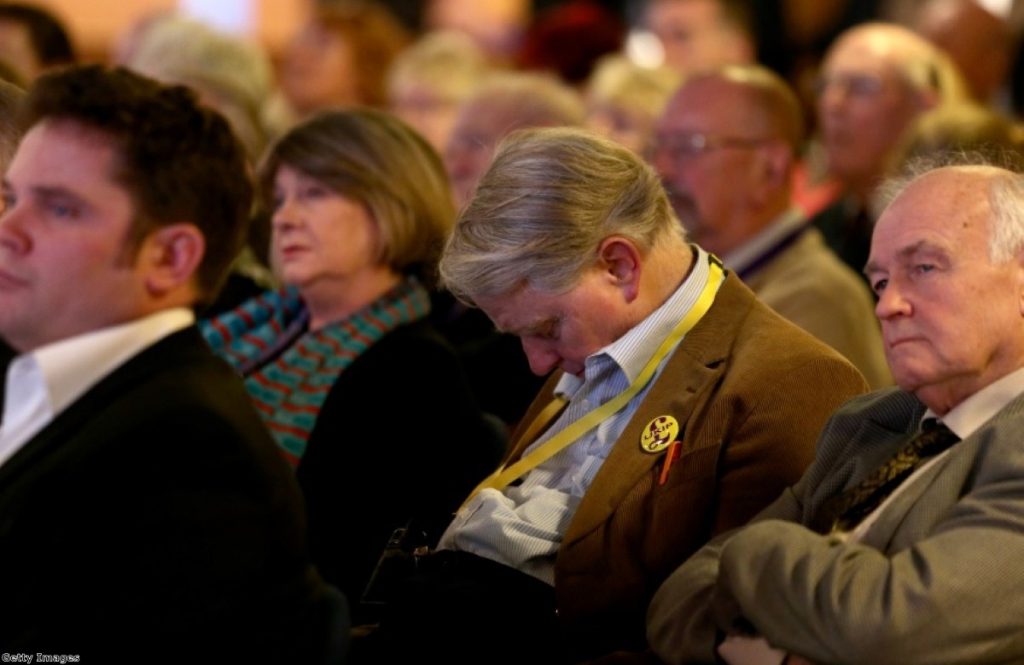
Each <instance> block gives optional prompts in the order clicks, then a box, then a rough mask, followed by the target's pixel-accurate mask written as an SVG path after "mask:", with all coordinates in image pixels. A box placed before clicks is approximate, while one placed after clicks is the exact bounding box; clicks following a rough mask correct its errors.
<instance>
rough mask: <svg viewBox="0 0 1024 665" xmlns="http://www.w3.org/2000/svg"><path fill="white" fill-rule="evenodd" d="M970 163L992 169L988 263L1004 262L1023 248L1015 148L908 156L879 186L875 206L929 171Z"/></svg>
mask: <svg viewBox="0 0 1024 665" xmlns="http://www.w3.org/2000/svg"><path fill="white" fill-rule="evenodd" d="M970 167H988V168H990V169H992V171H991V174H990V176H989V178H988V203H989V207H990V208H991V210H992V217H991V220H992V223H991V228H990V230H989V238H988V243H989V246H988V256H989V260H990V261H991V262H992V263H1005V262H1006V261H1009V260H1010V259H1012V258H1014V257H1015V256H1017V255H1018V254H1019V253H1020V252H1021V251H1022V250H1024V175H1022V174H1021V172H1022V170H1024V160H1022V158H1021V156H1020V154H1019V153H1017V152H1016V151H1013V150H1006V149H1004V148H1001V147H993V148H992V149H989V150H970V151H968V150H950V151H947V152H943V153H939V154H934V155H925V156H922V157H917V158H914V159H911V160H909V161H908V162H907V163H906V164H905V165H904V166H903V168H902V169H901V170H900V172H899V173H898V174H897V175H895V176H893V177H891V178H889V179H888V180H886V181H885V182H884V183H883V184H882V186H881V187H880V188H879V193H878V196H877V198H876V202H877V203H878V209H883V208H885V207H888V206H889V205H890V204H891V203H892V202H893V200H895V199H896V197H898V196H899V195H900V194H902V193H903V191H904V190H906V189H907V187H909V186H910V184H911V183H913V182H914V181H916V180H918V179H919V178H921V177H922V176H924V175H926V174H927V173H929V172H931V171H935V170H937V169H943V168H970Z"/></svg>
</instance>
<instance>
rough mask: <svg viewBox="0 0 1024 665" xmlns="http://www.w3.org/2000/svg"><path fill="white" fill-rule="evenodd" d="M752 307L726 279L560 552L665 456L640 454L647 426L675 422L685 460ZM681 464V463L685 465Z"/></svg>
mask: <svg viewBox="0 0 1024 665" xmlns="http://www.w3.org/2000/svg"><path fill="white" fill-rule="evenodd" d="M745 295H746V296H747V298H744V296H745ZM752 301H753V297H752V296H749V292H747V290H746V288H745V287H743V286H742V285H741V284H740V282H739V281H738V280H737V278H736V277H735V276H734V275H732V274H729V275H728V276H727V278H726V281H725V282H724V283H723V284H722V286H721V288H720V289H719V291H718V294H717V296H716V297H715V302H714V304H713V305H712V306H711V309H709V310H708V312H707V314H705V315H704V317H703V318H702V319H701V320H700V322H699V323H698V324H697V325H696V326H695V327H694V329H693V330H691V331H690V332H689V334H687V336H686V337H685V338H683V340H682V342H680V344H679V346H678V347H677V348H676V350H675V351H674V352H673V354H672V355H671V356H670V357H669V359H668V361H667V362H666V364H665V366H664V368H663V369H662V372H661V374H660V375H659V377H658V378H657V379H655V383H654V385H653V386H651V389H650V391H649V392H648V393H647V395H646V396H645V397H644V399H643V401H642V402H641V403H640V405H639V406H638V407H637V410H636V412H635V413H634V414H633V417H632V418H630V421H629V423H628V424H627V425H626V428H625V429H624V430H623V432H622V435H621V436H620V437H619V440H618V441H617V442H616V443H615V446H614V447H613V448H612V451H611V452H610V453H609V455H608V458H607V459H606V460H605V461H604V464H602V465H601V470H600V471H599V472H598V473H597V476H596V477H595V478H594V482H593V484H591V486H590V488H589V489H588V490H587V493H586V494H585V495H584V497H583V499H582V500H581V501H580V504H579V507H578V508H577V510H576V514H575V516H574V517H573V519H572V522H571V523H570V524H569V529H568V531H567V532H566V535H565V540H564V543H563V546H566V545H570V544H571V543H573V542H575V541H577V540H579V539H580V538H582V537H583V536H585V535H586V534H587V533H589V532H591V531H592V530H593V529H595V528H597V527H598V526H599V525H600V524H601V523H603V522H604V521H605V520H607V519H608V517H609V516H610V515H611V514H612V513H613V512H614V511H615V509H616V508H617V507H618V505H619V504H620V503H621V502H622V501H623V499H624V497H625V496H626V494H627V493H628V492H629V491H630V490H631V489H632V488H633V487H635V486H636V485H637V483H638V482H640V480H641V479H642V478H643V477H644V475H645V474H648V473H649V472H650V471H651V468H652V467H653V466H654V465H655V464H657V463H659V462H660V461H661V460H662V458H663V457H664V453H661V454H650V453H646V452H644V451H643V450H641V448H640V435H641V433H642V432H643V430H644V428H645V427H646V426H647V423H649V422H650V421H651V420H653V419H654V418H657V417H658V416H663V415H671V416H672V417H674V418H675V419H676V420H677V421H678V422H679V427H680V432H679V436H678V439H679V440H680V441H682V443H683V452H682V455H683V458H685V455H686V452H687V449H688V448H689V446H691V445H692V442H690V440H689V432H688V429H689V423H690V418H691V416H692V414H693V411H694V409H695V407H696V406H697V405H698V404H700V403H701V402H702V401H703V400H704V398H705V397H706V394H707V393H708V391H709V390H711V389H712V388H713V387H714V386H715V385H716V384H717V383H718V379H719V377H720V376H721V375H722V373H723V372H724V369H725V366H726V363H725V362H724V361H725V360H726V359H727V358H728V357H729V352H730V349H731V348H732V345H733V341H734V340H735V336H736V331H737V330H739V326H740V320H741V319H742V318H743V317H745V316H746V313H747V311H748V310H749V308H750V304H751V303H752ZM680 462H682V463H685V459H681V460H680Z"/></svg>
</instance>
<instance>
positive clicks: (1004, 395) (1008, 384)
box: [922, 368, 1024, 440]
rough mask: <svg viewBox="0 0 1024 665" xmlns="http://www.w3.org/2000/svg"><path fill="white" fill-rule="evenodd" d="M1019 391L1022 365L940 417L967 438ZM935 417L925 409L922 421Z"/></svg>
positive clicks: (1023, 378) (1023, 377)
mask: <svg viewBox="0 0 1024 665" xmlns="http://www.w3.org/2000/svg"><path fill="white" fill-rule="evenodd" d="M1021 393H1024V368H1021V369H1018V370H1017V371H1015V372H1010V373H1009V374H1007V375H1006V376H1004V377H1002V378H1001V379H999V380H997V381H994V382H992V383H990V384H989V385H987V386H985V387H984V388H982V389H981V390H979V391H978V392H976V393H974V394H973V395H971V396H970V397H968V398H967V399H965V400H964V401H962V402H960V403H959V404H957V405H956V406H954V407H953V408H952V409H950V410H949V412H948V413H947V414H946V415H944V416H942V417H941V418H940V420H941V421H942V422H944V423H945V424H946V426H947V427H949V429H951V430H952V431H953V433H955V434H956V435H957V436H959V437H960V439H961V440H962V439H966V438H967V437H968V436H970V435H971V434H973V433H974V432H975V431H977V430H978V428H980V427H981V426H982V425H984V424H985V423H986V422H988V421H989V420H990V419H991V418H992V416H994V415H996V414H997V413H998V412H999V411H1001V410H1002V408H1003V407H1005V406H1006V405H1007V404H1009V403H1010V402H1011V401H1012V400H1013V399H1014V398H1015V397H1017V396H1018V395H1020V394H1021ZM935 417H936V415H935V412H934V411H932V410H931V409H928V410H927V411H926V412H925V414H924V418H922V420H924V419H925V418H935Z"/></svg>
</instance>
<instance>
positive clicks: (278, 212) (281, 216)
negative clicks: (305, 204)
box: [270, 196, 300, 231]
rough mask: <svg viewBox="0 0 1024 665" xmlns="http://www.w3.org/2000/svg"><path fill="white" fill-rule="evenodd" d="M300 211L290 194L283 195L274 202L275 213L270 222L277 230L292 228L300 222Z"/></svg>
mask: <svg viewBox="0 0 1024 665" xmlns="http://www.w3.org/2000/svg"><path fill="white" fill-rule="evenodd" d="M299 219H300V217H299V212H298V210H297V207H296V205H295V202H294V201H293V200H292V198H291V197H290V196H281V197H280V198H279V199H277V201H276V202H275V204H274V214H273V215H271V216H270V224H271V226H272V227H273V229H274V230H275V231H282V230H284V229H287V228H292V227H294V226H296V225H297V224H298V223H299Z"/></svg>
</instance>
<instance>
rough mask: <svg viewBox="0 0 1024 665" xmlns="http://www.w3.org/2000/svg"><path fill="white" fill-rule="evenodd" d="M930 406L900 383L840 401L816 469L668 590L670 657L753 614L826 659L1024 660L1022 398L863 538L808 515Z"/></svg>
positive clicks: (761, 627) (704, 653) (777, 634)
mask: <svg viewBox="0 0 1024 665" xmlns="http://www.w3.org/2000/svg"><path fill="white" fill-rule="evenodd" d="M923 412H924V405H923V404H921V403H920V402H919V401H918V400H917V399H916V398H915V397H914V396H913V395H910V394H908V393H905V392H901V391H898V390H894V389H890V390H885V391H879V392H875V393H871V394H869V395H866V396H863V397H859V398H856V399H854V400H852V401H851V402H850V403H849V404H847V405H846V406H844V407H843V408H842V409H840V410H839V411H838V412H837V413H836V414H835V416H833V418H832V419H831V420H830V421H829V424H828V426H827V427H826V428H825V431H824V432H823V433H822V437H821V439H820V441H819V448H818V454H817V457H816V459H815V462H814V464H813V465H812V466H811V467H810V468H809V469H808V471H807V473H806V474H805V475H804V477H803V478H801V480H800V481H799V482H798V483H797V484H796V485H795V486H793V487H792V488H791V489H788V490H786V491H785V492H784V493H783V495H782V496H781V497H779V499H778V500H777V501H775V502H774V503H773V504H772V505H771V506H769V507H768V508H766V509H765V510H764V511H763V512H762V513H761V514H759V515H758V516H757V518H755V520H754V521H753V522H752V523H751V524H750V525H749V526H747V527H744V528H741V529H738V530H736V531H733V532H730V533H727V534H724V535H722V536H721V537H719V538H717V539H716V540H714V541H712V542H711V543H709V544H708V545H707V546H706V547H704V548H703V549H701V550H700V551H699V552H698V553H697V554H696V555H694V556H693V557H692V558H691V559H690V560H688V561H687V562H686V563H685V564H683V566H681V567H680V568H679V569H677V570H676V572H675V573H673V574H672V575H671V576H670V577H669V579H668V580H667V581H666V582H665V583H664V585H663V586H662V587H661V589H660V590H659V591H658V592H657V594H656V595H655V597H654V600H653V602H652V604H651V607H650V611H649V614H648V638H649V640H650V643H651V645H652V647H653V648H654V650H655V651H656V652H657V653H658V655H659V656H660V657H661V658H662V659H663V660H665V661H667V662H671V663H675V662H713V659H714V654H713V648H714V639H715V631H716V630H730V629H733V628H734V627H735V626H737V625H741V624H743V623H745V622H749V624H752V625H753V627H754V628H755V629H756V630H757V632H758V633H760V634H761V635H763V636H765V637H766V638H767V639H768V641H769V642H771V643H772V644H773V645H775V646H777V647H779V648H782V649H785V650H786V651H789V652H791V653H796V654H800V655H802V656H804V657H807V658H809V659H810V660H812V661H815V662H819V663H871V664H872V665H885V664H887V663H893V664H901V665H905V664H907V663H928V664H930V665H932V664H934V665H938V664H941V663H1021V662H1024V574H1022V570H1021V569H1022V568H1024V446H1022V445H1021V439H1022V437H1024V435H1022V433H1024V396H1020V397H1017V398H1016V399H1015V400H1013V401H1012V402H1011V403H1010V404H1008V405H1007V406H1006V407H1005V408H1003V409H1002V410H1001V411H1000V412H999V413H998V414H996V415H995V416H994V417H993V418H992V419H991V420H990V421H989V422H988V423H986V424H985V425H984V426H982V427H981V428H980V429H979V430H978V431H976V432H975V433H974V434H972V435H971V436H969V437H968V438H967V439H965V440H964V441H962V442H961V443H959V444H958V445H956V446H955V447H954V448H953V449H952V450H951V451H950V454H949V455H947V456H946V457H944V458H942V459H941V460H939V461H938V462H937V463H936V464H935V465H933V466H932V467H931V468H929V469H928V470H927V471H925V472H924V473H922V474H921V475H920V476H918V477H916V478H914V479H913V480H912V481H911V482H912V484H911V485H909V486H907V487H906V488H903V490H902V491H901V492H900V493H899V494H898V495H897V496H896V497H895V498H894V500H893V501H892V503H891V504H890V505H889V506H887V507H886V509H885V510H884V511H883V512H882V514H881V515H880V516H879V518H878V520H877V521H876V522H875V523H874V524H873V525H872V526H871V527H870V528H869V530H868V531H867V533H866V534H865V536H864V538H863V540H862V541H861V542H859V543H843V542H842V541H841V540H840V539H838V538H836V537H833V536H822V535H818V534H816V533H814V532H812V531H810V530H809V529H807V528H805V527H804V526H803V525H804V524H807V523H809V521H810V519H811V517H812V516H813V515H814V514H815V512H816V510H817V509H818V508H819V507H820V506H821V504H822V502H823V501H824V500H826V499H827V498H828V497H830V496H833V495H834V494H836V493H837V492H840V491H842V490H843V489H844V488H846V487H849V486H851V485H853V484H855V483H857V482H859V481H860V480H861V479H862V478H863V477H864V476H865V475H866V474H868V473H870V472H871V470H872V469H874V468H876V467H877V466H878V465H879V464H881V463H882V462H883V461H884V460H885V459H887V458H888V457H889V456H891V455H892V454H893V453H894V452H895V450H896V449H897V448H899V447H900V446H901V445H902V444H903V443H905V442H906V441H907V440H908V439H909V437H910V436H912V435H913V432H914V430H915V429H916V426H917V422H918V420H919V419H920V417H921V415H922V414H923ZM741 618H742V621H741Z"/></svg>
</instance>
